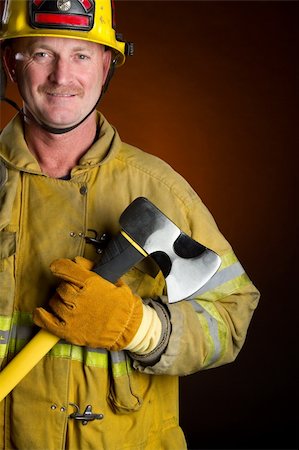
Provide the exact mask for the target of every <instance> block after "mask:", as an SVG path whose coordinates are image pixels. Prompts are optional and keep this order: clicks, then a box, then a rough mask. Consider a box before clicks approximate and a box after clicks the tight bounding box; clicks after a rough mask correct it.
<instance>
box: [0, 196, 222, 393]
mask: <svg viewBox="0 0 299 450" xmlns="http://www.w3.org/2000/svg"><path fill="white" fill-rule="evenodd" d="M119 223H120V226H121V231H120V232H119V234H118V235H116V236H115V237H114V238H112V239H111V240H110V241H109V243H108V245H107V247H106V248H105V250H104V253H103V256H102V258H101V260H100V262H99V263H98V264H96V265H95V266H94V268H93V271H94V272H96V273H98V274H99V275H101V276H102V277H103V278H105V279H107V280H108V281H111V282H112V283H115V282H116V281H117V280H118V279H119V278H120V277H121V276H122V275H123V274H124V273H126V272H127V271H128V270H129V269H130V268H131V267H133V266H134V265H135V264H137V263H138V262H140V261H141V260H143V259H144V258H145V257H148V256H150V257H151V258H152V259H153V260H154V261H155V262H156V264H157V265H158V267H159V268H160V270H161V271H162V273H163V275H164V278H165V283H166V288H167V296H168V302H169V303H175V302H178V301H180V300H183V299H187V298H188V297H191V296H192V295H194V294H195V293H196V292H197V291H198V290H199V289H200V288H201V287H202V286H203V285H204V284H205V283H206V282H207V281H208V280H209V279H210V278H211V277H212V276H213V275H214V274H215V273H216V271H217V270H218V268H219V266H220V263H221V260H220V257H219V256H218V255H217V254H216V253H215V252H213V251H212V250H210V249H208V248H207V247H205V246H203V245H202V244H200V243H198V242H196V241H194V240H193V239H192V238H191V237H190V236H188V235H187V234H185V233H183V232H182V231H181V230H180V229H179V228H178V227H177V226H176V225H175V224H174V223H173V222H172V221H171V220H170V219H168V217H166V216H165V215H164V214H163V213H162V212H161V211H160V210H159V209H158V208H157V207H156V206H154V205H153V204H152V203H151V202H150V201H149V200H147V199H146V198H144V197H139V198H137V199H135V200H134V201H133V202H132V203H131V204H130V205H129V206H128V207H127V208H126V209H125V211H124V212H123V213H122V215H121V216H120V219H119ZM59 340H60V338H58V337H57V336H55V335H53V334H51V333H49V332H48V331H47V330H40V331H39V332H38V333H37V334H36V336H35V337H34V338H33V339H31V341H30V342H29V343H28V344H27V345H26V346H25V347H24V348H23V349H22V350H21V351H20V352H19V353H18V354H17V355H16V356H15V357H14V358H13V360H12V361H11V362H10V363H9V364H8V365H7V366H6V367H5V368H4V369H3V370H2V371H1V372H0V401H2V400H3V399H4V398H5V397H6V395H7V394H9V392H10V391H11V390H12V389H13V388H14V387H15V386H16V385H17V384H18V383H19V382H20V381H21V380H22V378H23V377H24V376H25V375H27V373H28V372H29V371H30V370H31V369H32V368H33V367H34V366H35V365H36V364H37V363H38V362H39V361H40V360H41V359H42V358H43V356H45V354H46V353H48V351H49V350H50V349H51V348H52V347H53V346H54V345H55V344H56V343H57V342H58V341H59Z"/></svg>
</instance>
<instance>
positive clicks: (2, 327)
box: [0, 312, 131, 376]
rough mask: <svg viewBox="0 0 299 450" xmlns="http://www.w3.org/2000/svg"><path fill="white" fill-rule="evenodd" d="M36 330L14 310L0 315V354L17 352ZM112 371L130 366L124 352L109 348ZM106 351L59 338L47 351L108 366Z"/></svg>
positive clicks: (26, 317)
mask: <svg viewBox="0 0 299 450" xmlns="http://www.w3.org/2000/svg"><path fill="white" fill-rule="evenodd" d="M35 332H36V327H35V325H34V324H33V321H32V316H31V315H30V314H28V313H20V312H17V313H15V314H14V315H13V317H7V316H0V358H1V359H2V358H4V357H5V356H6V354H7V353H8V352H9V353H10V355H14V354H16V353H18V352H19V351H20V350H21V349H22V348H23V347H24V346H25V345H26V344H27V342H28V341H29V340H30V339H31V338H32V336H33V335H34V333H35ZM112 354H113V356H111V363H112V371H113V373H114V374H115V376H122V375H124V374H127V373H128V372H129V371H130V370H131V368H130V367H129V365H128V364H127V359H126V356H125V354H124V352H111V355H112ZM108 355H109V352H108V351H107V350H105V349H101V348H96V349H94V348H88V347H81V346H78V345H71V344H68V343H67V342H66V341H64V340H61V341H59V342H58V343H57V344H56V345H55V346H54V347H53V348H52V349H51V350H50V352H49V353H48V356H50V357H54V358H68V359H72V360H74V361H79V362H82V363H84V364H86V365H87V366H91V367H97V368H102V369H107V368H108Z"/></svg>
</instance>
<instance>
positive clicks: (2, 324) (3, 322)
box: [0, 316, 11, 333]
mask: <svg viewBox="0 0 299 450" xmlns="http://www.w3.org/2000/svg"><path fill="white" fill-rule="evenodd" d="M10 324H11V317H7V316H0V330H1V331H9V329H10ZM1 331H0V333H1Z"/></svg>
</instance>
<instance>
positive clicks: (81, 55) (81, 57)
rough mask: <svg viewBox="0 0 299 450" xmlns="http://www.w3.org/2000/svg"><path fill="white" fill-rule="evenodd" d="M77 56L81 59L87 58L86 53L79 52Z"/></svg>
mask: <svg viewBox="0 0 299 450" xmlns="http://www.w3.org/2000/svg"><path fill="white" fill-rule="evenodd" d="M78 58H79V59H82V60H86V59H89V56H88V55H83V54H79V55H78Z"/></svg>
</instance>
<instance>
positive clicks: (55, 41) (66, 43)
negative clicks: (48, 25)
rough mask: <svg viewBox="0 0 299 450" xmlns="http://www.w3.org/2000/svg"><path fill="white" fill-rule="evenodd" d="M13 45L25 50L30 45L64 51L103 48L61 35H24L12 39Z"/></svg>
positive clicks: (97, 49) (93, 43) (30, 46)
mask: <svg viewBox="0 0 299 450" xmlns="http://www.w3.org/2000/svg"><path fill="white" fill-rule="evenodd" d="M13 47H14V48H17V49H18V50H25V49H28V48H32V47H34V48H35V47H46V48H50V49H53V50H56V51H58V50H64V51H74V50H89V51H93V52H97V51H99V50H100V49H102V48H103V46H102V45H101V44H96V43H95V42H90V41H85V40H82V39H71V38H61V37H59V38H58V37H48V36H40V37H38V36H37V37H24V38H18V39H14V42H13Z"/></svg>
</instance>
